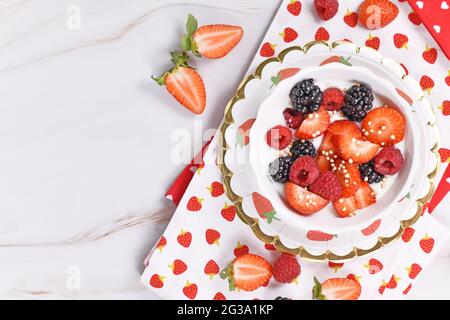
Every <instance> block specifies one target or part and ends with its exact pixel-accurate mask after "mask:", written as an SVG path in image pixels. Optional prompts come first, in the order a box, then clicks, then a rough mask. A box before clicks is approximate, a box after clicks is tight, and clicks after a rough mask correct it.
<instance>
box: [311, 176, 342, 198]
mask: <svg viewBox="0 0 450 320" xmlns="http://www.w3.org/2000/svg"><path fill="white" fill-rule="evenodd" d="M309 191H311V192H313V193H315V194H317V195H319V196H321V197H322V198H325V199H327V200H330V201H335V200H337V199H339V198H340V197H342V185H341V183H340V182H339V179H338V178H337V177H336V175H335V174H334V173H333V172H331V171H326V172H323V173H321V174H320V176H319V177H318V178H317V179H316V181H314V183H313V184H311V186H310V187H309Z"/></svg>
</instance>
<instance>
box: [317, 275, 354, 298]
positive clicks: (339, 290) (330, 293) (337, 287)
mask: <svg viewBox="0 0 450 320" xmlns="http://www.w3.org/2000/svg"><path fill="white" fill-rule="evenodd" d="M314 283H315V285H314V287H313V290H312V291H313V298H314V299H316V300H358V299H359V297H360V296H361V285H360V284H359V282H358V281H356V280H352V279H346V278H332V279H328V280H326V281H325V282H323V283H320V282H319V280H317V279H316V278H314Z"/></svg>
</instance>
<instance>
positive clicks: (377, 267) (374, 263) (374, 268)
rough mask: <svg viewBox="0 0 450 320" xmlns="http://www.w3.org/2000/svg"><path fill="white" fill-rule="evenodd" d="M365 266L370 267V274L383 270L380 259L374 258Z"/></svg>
mask: <svg viewBox="0 0 450 320" xmlns="http://www.w3.org/2000/svg"><path fill="white" fill-rule="evenodd" d="M364 268H368V269H369V273H370V274H377V273H378V272H380V271H381V270H383V264H382V263H381V262H380V261H379V260H377V259H374V258H372V259H370V260H369V262H368V263H367V264H365V265H364Z"/></svg>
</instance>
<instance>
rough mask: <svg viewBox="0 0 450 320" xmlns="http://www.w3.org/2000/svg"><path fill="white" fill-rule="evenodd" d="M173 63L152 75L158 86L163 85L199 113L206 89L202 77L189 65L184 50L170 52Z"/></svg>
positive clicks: (201, 109)
mask: <svg viewBox="0 0 450 320" xmlns="http://www.w3.org/2000/svg"><path fill="white" fill-rule="evenodd" d="M171 55H172V62H173V63H174V64H175V67H173V68H172V69H171V70H170V71H168V72H166V73H164V74H163V75H162V76H160V77H153V76H152V79H153V80H155V81H156V83H158V84H159V85H160V86H163V85H165V86H166V89H167V91H168V92H169V93H170V94H171V95H172V96H173V97H174V98H175V99H176V100H177V101H178V102H179V103H181V104H182V105H183V106H185V107H186V108H187V109H188V110H190V111H192V112H193V113H195V114H200V113H202V112H203V111H204V110H205V106H206V90H205V84H204V83H203V79H202V77H201V76H200V75H199V74H198V73H197V71H195V70H194V69H192V68H191V67H189V65H188V64H187V61H188V60H189V57H188V55H187V54H186V52H179V51H174V52H172V53H171Z"/></svg>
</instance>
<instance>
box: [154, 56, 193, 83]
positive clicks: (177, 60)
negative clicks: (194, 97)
mask: <svg viewBox="0 0 450 320" xmlns="http://www.w3.org/2000/svg"><path fill="white" fill-rule="evenodd" d="M170 56H171V59H170V61H172V63H173V64H174V67H173V68H172V69H170V70H169V71H166V72H164V73H163V74H162V75H161V76H159V77H155V76H152V79H153V80H155V82H156V83H157V84H159V85H160V86H163V85H165V84H166V77H167V76H168V75H169V74H171V73H172V72H174V71H175V70H177V69H178V68H180V67H186V68H191V67H190V66H189V64H188V61H189V56H188V54H187V53H186V52H185V51H172V52H171V53H170Z"/></svg>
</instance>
